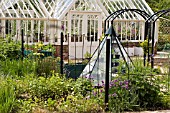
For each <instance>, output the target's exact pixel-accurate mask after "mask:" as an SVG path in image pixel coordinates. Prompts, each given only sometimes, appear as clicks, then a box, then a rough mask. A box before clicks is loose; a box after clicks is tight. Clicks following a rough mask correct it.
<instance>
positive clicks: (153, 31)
mask: <svg viewBox="0 0 170 113" xmlns="http://www.w3.org/2000/svg"><path fill="white" fill-rule="evenodd" d="M154 34H155V21H154V22H153V28H152V54H151V68H153V67H154V58H153V57H154V42H155V39H154V38H155V35H154Z"/></svg>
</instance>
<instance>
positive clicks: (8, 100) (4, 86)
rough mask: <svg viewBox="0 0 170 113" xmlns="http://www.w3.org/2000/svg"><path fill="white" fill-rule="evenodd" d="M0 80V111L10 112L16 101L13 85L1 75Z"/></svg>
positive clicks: (2, 112)
mask: <svg viewBox="0 0 170 113" xmlns="http://www.w3.org/2000/svg"><path fill="white" fill-rule="evenodd" d="M0 81H1V82H0V89H1V90H0V113H12V110H13V108H14V105H15V101H16V97H15V91H14V86H13V85H11V84H10V82H7V81H6V80H5V79H4V78H2V77H1V78H0Z"/></svg>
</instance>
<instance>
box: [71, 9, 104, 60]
mask: <svg viewBox="0 0 170 113" xmlns="http://www.w3.org/2000/svg"><path fill="white" fill-rule="evenodd" d="M69 15H70V16H69V17H70V19H69V24H70V28H69V32H70V35H71V36H70V38H69V58H70V59H75V58H78V59H80V58H84V56H85V54H86V53H87V52H88V53H90V54H93V52H94V51H95V49H96V48H97V46H98V45H99V40H98V39H99V38H100V36H101V35H102V16H101V12H72V11H70V13H69Z"/></svg>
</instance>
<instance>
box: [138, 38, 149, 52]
mask: <svg viewBox="0 0 170 113" xmlns="http://www.w3.org/2000/svg"><path fill="white" fill-rule="evenodd" d="M140 46H141V47H142V48H143V51H144V53H147V52H148V40H145V41H143V42H142V43H140Z"/></svg>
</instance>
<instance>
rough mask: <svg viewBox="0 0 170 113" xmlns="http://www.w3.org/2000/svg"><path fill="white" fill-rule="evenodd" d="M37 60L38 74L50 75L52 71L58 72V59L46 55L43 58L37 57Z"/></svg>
mask: <svg viewBox="0 0 170 113" xmlns="http://www.w3.org/2000/svg"><path fill="white" fill-rule="evenodd" d="M37 61H38V64H37V67H36V69H37V75H38V76H44V77H48V76H51V75H52V73H60V65H59V63H58V62H60V60H58V59H55V58H52V57H46V58H44V59H38V60H37Z"/></svg>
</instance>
